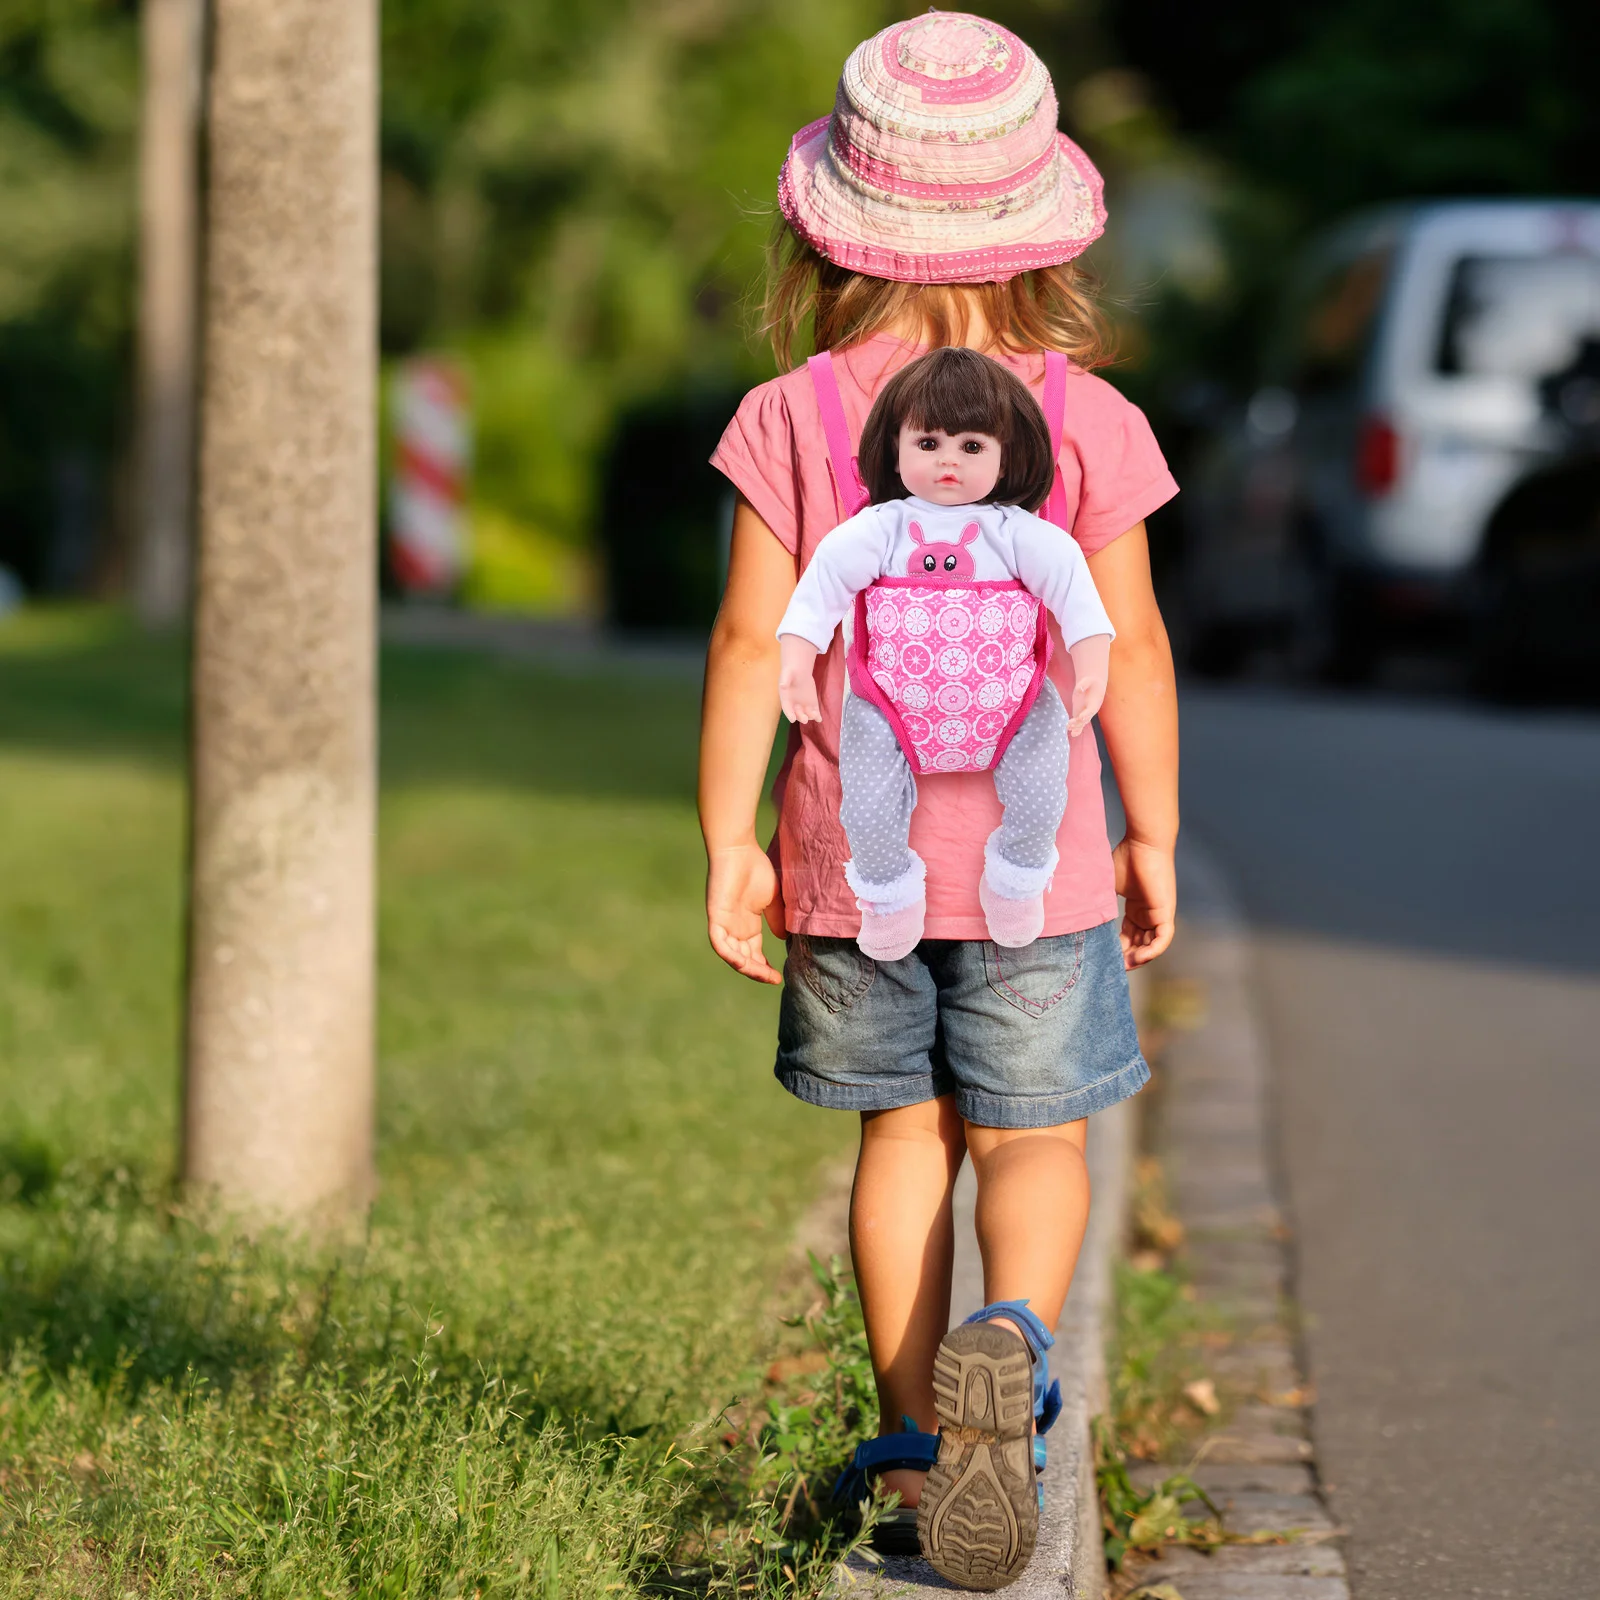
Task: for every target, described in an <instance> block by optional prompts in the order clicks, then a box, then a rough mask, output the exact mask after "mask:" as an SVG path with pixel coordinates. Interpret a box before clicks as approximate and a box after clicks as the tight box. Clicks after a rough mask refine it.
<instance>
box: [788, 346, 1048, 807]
mask: <svg viewBox="0 0 1600 1600" xmlns="http://www.w3.org/2000/svg"><path fill="white" fill-rule="evenodd" d="M806 365H807V367H808V369H809V370H810V374H811V384H812V387H813V389H814V390H815V391H816V396H817V406H818V409H819V410H820V411H821V413H822V431H823V436H824V437H825V438H826V440H827V442H828V464H829V469H830V470H831V472H832V473H833V484H834V491H835V494H836V496H837V498H838V501H839V506H840V510H841V511H842V513H843V515H844V516H845V517H851V516H854V515H855V513H856V512H858V511H860V510H861V509H862V508H863V507H864V506H865V505H866V504H867V502H868V494H867V489H866V485H865V484H864V483H862V481H861V473H860V468H859V465H858V462H857V459H856V457H855V455H854V453H853V452H852V450H851V448H850V431H849V425H848V424H847V423H846V421H845V415H844V406H843V403H842V402H841V401H840V398H839V384H838V379H837V378H836V377H835V375H834V371H833V361H832V357H831V356H830V355H829V354H828V352H827V351H823V352H822V353H821V354H819V355H814V356H812V357H811V359H810V360H809V361H808V362H807V363H806ZM1066 387H1067V360H1066V357H1065V356H1063V355H1060V354H1058V353H1057V352H1055V351H1048V352H1046V354H1045V368H1044V404H1043V409H1044V414H1045V418H1046V421H1047V422H1048V424H1049V428H1050V449H1051V454H1052V455H1053V456H1059V455H1060V453H1061V433H1062V428H1063V425H1064V413H1065V410H1066ZM1043 514H1044V516H1045V517H1046V518H1047V519H1048V520H1049V521H1051V522H1053V523H1055V524H1056V525H1057V526H1058V527H1060V528H1062V529H1066V527H1067V522H1066V492H1065V489H1064V488H1063V485H1062V482H1061V469H1060V468H1059V467H1057V469H1056V477H1055V482H1054V484H1053V485H1052V486H1051V490H1050V498H1049V499H1048V500H1047V501H1046V502H1045V507H1044V513H1043ZM911 532H912V536H913V538H915V539H916V540H917V541H918V543H919V545H920V544H921V543H922V534H921V530H920V529H919V528H918V527H917V526H916V524H912V528H911ZM977 532H978V529H977V526H976V524H969V525H968V527H967V528H965V529H963V530H962V535H961V542H960V545H951V544H949V543H948V541H946V542H938V541H935V542H933V543H931V544H929V546H928V549H929V550H931V551H937V552H939V553H940V554H941V555H942V557H943V559H942V560H941V561H940V562H939V563H938V566H937V567H935V568H934V570H933V571H932V572H930V573H929V574H928V575H927V576H905V577H885V578H880V579H878V581H877V582H876V583H874V584H872V585H871V586H870V587H868V588H866V589H863V590H862V591H861V593H860V594H859V595H857V596H856V611H855V617H854V627H853V629H852V633H851V640H850V648H849V653H848V657H847V662H848V666H849V671H850V687H851V688H852V689H853V690H854V691H855V693H856V694H858V695H860V696H861V698H862V699H863V700H870V701H871V702H872V703H873V704H874V705H875V706H877V707H878V709H879V710H880V711H882V712H883V714H884V716H885V717H887V718H888V721H889V726H890V727H891V728H893V729H894V731H895V736H896V737H897V738H898V739H899V741H900V747H901V749H902V750H904V751H905V755H906V760H907V761H909V762H910V763H911V770H912V771H913V772H914V773H917V774H919V775H921V774H924V773H930V772H987V771H989V770H990V769H992V768H993V766H994V765H995V763H996V762H997V761H999V759H1000V757H1001V756H1002V755H1004V754H1005V750H1006V746H1007V745H1008V744H1009V743H1010V742H1011V739H1012V737H1013V736H1014V735H1015V733H1016V731H1017V729H1018V728H1020V727H1021V726H1022V723H1023V719H1024V718H1025V717H1026V716H1027V715H1028V712H1029V711H1031V710H1032V709H1033V702H1034V701H1035V700H1036V699H1037V698H1038V695H1039V690H1040V688H1041V687H1042V686H1043V684H1044V675H1045V668H1046V667H1047V666H1048V665H1049V662H1050V629H1049V620H1050V619H1049V615H1048V613H1047V612H1046V611H1045V608H1044V605H1043V602H1041V601H1040V599H1039V598H1038V596H1037V595H1032V594H1029V593H1028V591H1027V590H1026V589H1025V588H1024V587H1023V586H1022V584H1021V583H1020V582H1018V581H1017V580H1016V579H1015V578H1012V579H1008V580H1005V581H994V580H980V579H977V578H974V577H973V576H972V558H971V556H970V555H968V553H967V551H966V549H965V548H964V547H965V546H966V545H967V544H968V543H970V542H971V540H972V539H974V538H976V537H977ZM941 568H944V569H949V570H948V572H945V571H941V570H940V569H941Z"/></svg>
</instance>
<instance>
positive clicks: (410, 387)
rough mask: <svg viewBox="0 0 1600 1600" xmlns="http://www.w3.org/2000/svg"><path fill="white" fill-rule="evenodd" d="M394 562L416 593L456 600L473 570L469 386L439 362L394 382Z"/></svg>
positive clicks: (424, 363)
mask: <svg viewBox="0 0 1600 1600" xmlns="http://www.w3.org/2000/svg"><path fill="white" fill-rule="evenodd" d="M393 393H394V419H395V451H394V479H393V483H392V485H391V489H390V498H389V528H390V541H391V561H392V566H393V571H394V576H395V579H396V581H397V582H398V583H399V585H400V587H401V588H402V589H404V590H405V591H406V592H407V593H408V594H432V595H438V594H448V593H449V592H450V591H451V590H453V589H454V588H455V586H456V584H457V583H458V582H459V581H460V579H461V575H462V573H463V572H464V571H465V570H466V565H467V529H466V517H465V508H466V492H467V469H468V466H469V465H470V462H471V455H472V426H471V413H470V408H469V404H468V391H467V380H466V377H465V375H464V374H463V373H462V372H461V371H460V370H459V369H458V368H456V367H454V366H452V365H451V364H450V363H448V362H446V361H441V360H440V359H439V358H438V357H436V356H418V357H415V358H413V359H412V360H410V361H407V362H404V363H403V364H402V365H401V367H400V369H399V370H398V372H397V373H396V374H395V379H394V391H393Z"/></svg>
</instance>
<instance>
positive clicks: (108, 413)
mask: <svg viewBox="0 0 1600 1600" xmlns="http://www.w3.org/2000/svg"><path fill="white" fill-rule="evenodd" d="M137 79H138V34H137V27H136V20H135V17H134V14H133V10H132V8H131V7H130V6H128V5H126V4H121V3H117V0H5V3H4V4H0V565H5V566H10V567H12V568H14V569H15V570H16V571H17V572H18V573H19V574H21V576H22V577H23V578H24V579H25V580H26V581H27V582H28V583H30V584H32V585H38V586H44V587H51V586H55V585H59V584H62V583H66V582H70V581H71V580H73V579H74V578H77V577H80V576H81V574H80V573H79V572H75V571H71V570H63V568H62V566H61V564H60V559H59V557H60V552H59V551H57V552H56V559H55V560H54V561H53V560H52V552H51V551H50V550H49V549H48V548H47V546H46V542H45V539H44V538H43V536H42V535H43V533H44V531H45V530H46V529H54V530H59V529H60V528H61V525H62V523H63V522H64V521H70V520H71V519H72V517H73V515H74V508H73V506H72V504H71V497H72V495H73V493H74V486H78V488H79V492H80V499H81V498H82V495H81V490H82V487H83V486H84V485H85V484H86V483H87V485H88V486H89V489H90V492H91V494H92V495H93V496H94V498H97V499H98V501H99V502H100V504H99V507H94V506H80V507H79V508H78V509H77V512H76V514H77V515H78V517H79V518H80V519H81V518H82V517H83V516H85V515H87V516H89V517H91V518H93V517H95V516H97V515H98V514H100V512H101V511H102V510H103V507H104V503H105V499H106V493H105V482H106V475H107V474H106V468H107V464H108V463H109V461H110V459H111V457H112V454H113V451H114V448H115V442H116V438H117V435H118V431H119V424H120V423H122V422H123V421H124V413H125V406H124V402H123V373H124V372H125V369H126V362H127V357H128V353H129V350H130V348H131V338H130V334H131V308H132V293H131V282H132V265H133V257H132V249H131V238H132V223H133V193H134V185H133V175H134V162H133V149H134V144H135V135H136V129H137V120H138V84H137ZM59 542H60V541H58V544H59Z"/></svg>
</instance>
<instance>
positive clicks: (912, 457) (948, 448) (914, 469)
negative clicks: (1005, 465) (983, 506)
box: [900, 423, 1001, 506]
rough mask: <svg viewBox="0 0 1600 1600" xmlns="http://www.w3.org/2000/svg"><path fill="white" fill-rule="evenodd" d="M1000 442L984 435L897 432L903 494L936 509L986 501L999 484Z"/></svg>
mask: <svg viewBox="0 0 1600 1600" xmlns="http://www.w3.org/2000/svg"><path fill="white" fill-rule="evenodd" d="M1000 458H1001V450H1000V441H999V440H998V439H996V438H994V437H993V436H992V435H991V434H987V433H957V434H949V433H945V432H944V431H943V430H942V429H939V428H913V427H912V426H911V425H910V424H909V423H906V424H904V425H903V426H902V427H901V429H900V481H901V482H902V483H903V484H904V485H905V486H906V493H907V494H914V495H915V496H916V497H917V498H918V499H919V500H928V501H931V502H932V503H933V504H934V505H936V506H966V505H972V504H973V503H974V502H975V501H978V500H987V499H988V498H989V496H990V495H991V494H993V493H994V486H995V485H996V484H997V483H998V482H999V481H1000V468H1001V459H1000Z"/></svg>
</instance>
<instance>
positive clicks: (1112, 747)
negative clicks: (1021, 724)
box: [1089, 522, 1178, 967]
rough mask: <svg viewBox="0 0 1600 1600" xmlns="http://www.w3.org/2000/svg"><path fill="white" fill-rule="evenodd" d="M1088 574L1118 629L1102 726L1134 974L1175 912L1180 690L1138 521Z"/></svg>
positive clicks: (1128, 958) (1125, 937) (1126, 943)
mask: <svg viewBox="0 0 1600 1600" xmlns="http://www.w3.org/2000/svg"><path fill="white" fill-rule="evenodd" d="M1089 572H1090V575H1091V576H1092V577H1093V578H1094V582H1095V587H1096V588H1097V589H1098V590H1099V591H1100V599H1101V602H1102V603H1103V604H1104V606H1105V608H1106V611H1107V612H1108V613H1109V615H1110V617H1111V621H1112V623H1113V625H1114V626H1115V627H1116V630H1117V638H1116V642H1115V643H1114V644H1113V645H1112V647H1111V674H1110V684H1109V686H1108V687H1107V689H1106V698H1105V703H1104V704H1103V705H1102V706H1101V707H1100V729H1101V732H1102V733H1104V734H1105V740H1106V750H1107V751H1108V752H1109V754H1110V756H1111V766H1112V769H1113V770H1114V771H1115V773H1116V775H1117V787H1118V789H1119V790H1120V791H1121V793H1122V808H1123V812H1124V814H1125V815H1126V818H1127V831H1126V833H1125V834H1124V835H1123V839H1122V843H1121V844H1119V845H1118V846H1117V848H1116V851H1115V852H1114V860H1115V863H1116V871H1117V893H1118V894H1120V895H1122V896H1123V897H1124V899H1125V902H1126V904H1125V906H1124V910H1123V918H1122V955H1123V960H1124V961H1125V962H1126V963H1127V965H1128V966H1130V967H1138V966H1143V965H1144V963H1145V962H1147V961H1154V960H1155V958H1156V957H1157V956H1158V955H1160V954H1161V952H1162V951H1163V950H1165V949H1166V948H1167V946H1168V945H1169V944H1171V943H1172V927H1173V921H1174V918H1175V917H1176V915H1177V906H1178V885H1177V876H1176V873H1175V871H1174V868H1173V859H1172V855H1173V850H1174V848H1175V847H1176V845H1177V842H1178V695H1177V684H1176V682H1175V680H1174V678H1173V672H1172V647H1171V645H1170V644H1168V642H1167V630H1166V626H1165V624H1164V623H1163V622H1162V620H1161V612H1160V610H1159V609H1158V608H1157V606H1156V596H1155V589H1154V587H1153V586H1152V584H1151V582H1150V546H1149V541H1148V540H1147V539H1146V537H1145V529H1144V524H1143V523H1142V522H1141V523H1139V524H1138V525H1137V526H1136V527H1133V528H1130V529H1129V530H1128V531H1127V532H1126V533H1125V534H1123V535H1122V537H1121V538H1120V539H1113V540H1112V541H1111V543H1110V544H1108V545H1106V546H1104V547H1103V548H1102V549H1100V550H1097V551H1096V552H1095V553H1094V554H1093V555H1092V556H1090V557H1089Z"/></svg>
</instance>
